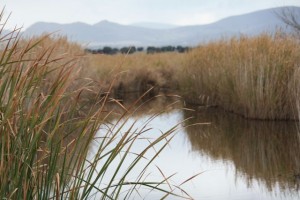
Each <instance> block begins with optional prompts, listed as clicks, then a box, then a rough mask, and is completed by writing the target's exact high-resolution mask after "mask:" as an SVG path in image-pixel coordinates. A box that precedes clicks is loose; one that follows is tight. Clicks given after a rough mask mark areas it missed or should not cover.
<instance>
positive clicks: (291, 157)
mask: <svg viewBox="0 0 300 200" xmlns="http://www.w3.org/2000/svg"><path fill="white" fill-rule="evenodd" d="M194 114H196V117H195V118H194V119H193V121H192V123H199V122H211V125H209V126H191V127H188V128H187V129H186V131H187V135H188V138H189V140H190V142H191V144H192V148H193V149H194V151H198V152H200V153H204V154H207V155H209V156H210V157H212V158H214V159H222V160H230V161H232V162H233V163H234V165H235V167H236V170H237V173H238V174H240V175H242V176H243V177H245V178H246V179H247V181H249V183H251V181H252V180H254V179H257V180H259V181H260V182H262V183H264V184H265V185H266V186H267V188H269V189H270V190H271V189H272V188H274V187H275V186H276V184H277V183H279V185H280V187H281V188H297V187H299V181H295V177H296V176H297V174H299V172H300V155H299V152H300V145H299V140H298V136H297V129H296V123H295V122H279V121H276V122H271V121H249V120H245V119H243V118H241V117H239V116H237V115H234V114H229V113H226V112H224V111H222V110H219V109H213V108H212V109H207V110H206V109H203V110H198V112H197V113H190V112H188V111H185V117H189V116H190V115H194Z"/></svg>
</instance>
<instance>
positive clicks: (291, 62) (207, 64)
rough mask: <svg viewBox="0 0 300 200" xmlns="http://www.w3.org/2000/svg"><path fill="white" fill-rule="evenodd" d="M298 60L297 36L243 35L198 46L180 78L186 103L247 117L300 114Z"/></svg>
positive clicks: (291, 116) (279, 116) (293, 117)
mask: <svg viewBox="0 0 300 200" xmlns="http://www.w3.org/2000/svg"><path fill="white" fill-rule="evenodd" d="M299 59H300V46H299V41H297V40H296V39H295V38H293V37H290V36H286V35H283V34H281V33H277V34H275V35H269V34H262V35H260V36H257V37H253V38H251V37H245V36H241V37H239V38H232V39H230V40H221V41H218V42H212V43H209V44H207V45H204V46H200V47H198V48H196V49H194V50H193V51H191V52H190V53H189V54H188V55H187V57H186V61H185V64H184V65H183V69H182V70H180V71H179V74H180V75H179V76H177V77H178V79H179V83H180V87H181V91H182V94H183V96H184V97H185V99H186V101H188V102H191V103H197V104H204V105H210V106H219V107H222V108H224V109H225V110H227V111H231V112H234V113H238V114H240V115H242V116H244V117H246V118H253V119H269V120H289V119H298V115H297V105H298V106H299V102H298V101H299V98H298V97H299V89H298V88H299V81H298V80H299V64H300V62H299V61H300V60H299ZM298 108H299V107H298ZM298 110H299V109H298Z"/></svg>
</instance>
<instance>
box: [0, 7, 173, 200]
mask: <svg viewBox="0 0 300 200" xmlns="http://www.w3.org/2000/svg"><path fill="white" fill-rule="evenodd" d="M2 16H3V12H2V13H0V21H1V18H2ZM0 24H1V23H0ZM2 25H3V24H2ZM2 31H3V27H0V35H1V36H0V44H1V48H0V137H1V140H0V197H1V198H3V199H86V198H89V197H90V196H91V195H94V192H97V194H98V196H97V197H99V198H101V199H119V197H120V195H121V194H122V195H124V194H125V197H126V198H125V199H131V197H132V196H133V195H135V194H136V193H138V189H140V188H141V189H144V188H146V189H149V190H151V191H158V192H162V195H166V196H168V195H176V194H175V192H177V191H178V190H177V191H175V189H176V188H178V187H176V186H173V185H170V184H169V180H168V179H169V178H164V177H162V180H159V181H154V182H151V181H150V182H149V181H147V180H146V177H147V174H145V172H146V169H147V168H148V166H149V165H150V164H151V163H152V162H153V160H154V159H155V158H156V157H157V156H158V154H159V152H161V151H162V150H163V149H164V148H165V147H166V146H167V144H168V143H169V141H170V139H171V138H172V134H173V132H174V131H175V130H176V127H174V128H171V129H170V130H169V131H167V132H166V133H162V134H161V135H160V136H159V137H157V138H153V140H151V141H149V142H148V145H145V146H144V147H143V149H141V151H139V152H132V146H133V144H134V143H135V142H137V141H139V140H140V139H143V136H142V135H143V133H145V132H147V131H149V129H147V126H146V125H145V126H143V127H138V129H133V125H132V126H131V127H129V128H128V130H127V131H126V133H123V132H120V131H121V128H122V127H123V126H124V124H125V122H126V121H127V120H128V118H129V116H126V115H125V113H127V110H128V113H130V112H129V109H124V112H123V113H121V115H120V116H119V118H118V119H117V120H116V123H115V124H111V123H109V127H110V128H109V129H107V130H99V126H100V125H104V124H105V123H106V122H107V121H106V119H108V118H109V115H110V114H111V112H112V111H110V110H108V111H105V109H104V105H105V103H106V102H107V100H108V95H104V96H100V95H98V94H97V91H99V88H98V89H97V90H95V89H96V87H95V82H97V81H94V80H93V79H92V76H89V77H88V76H87V74H88V73H91V72H90V69H91V68H89V66H90V65H89V62H88V60H86V59H85V58H84V57H82V55H83V50H82V49H81V48H80V47H79V46H78V45H76V44H72V43H69V42H68V41H67V40H66V38H54V39H53V38H51V37H49V36H44V37H43V38H33V39H29V40H22V39H20V37H19V35H18V31H17V30H15V31H13V32H11V33H9V34H7V35H4V36H3V37H2V35H3V34H1V33H2ZM90 67H93V66H90ZM81 68H84V70H85V71H82V70H81ZM88 97H91V98H93V100H94V103H93V104H88V106H86V102H87V101H88V100H89V99H88ZM131 107H132V108H133V107H134V105H132V106H131ZM124 121H125V122H124ZM150 121H151V119H149V122H150ZM98 131H99V132H98ZM96 133H97V134H99V135H100V137H98V138H96V136H95V135H96ZM96 140H97V142H98V143H97V144H98V146H97V147H98V149H96V153H95V154H94V156H93V157H92V159H89V158H88V154H89V153H90V145H91V144H92V143H93V142H95V141H96ZM154 149H155V150H158V151H157V152H155V153H154V154H151V155H152V156H150V157H147V156H148V155H149V154H147V153H148V152H149V151H152V150H154ZM146 157H147V158H148V160H146V163H145V162H143V163H145V164H144V165H142V167H141V166H140V165H138V164H139V163H140V162H141V160H145V158H146ZM88 159H89V160H88ZM99 163H101V164H103V165H101V168H100V169H99V167H97V166H99V165H98V164H99ZM112 163H113V164H112ZM125 163H126V164H125ZM116 164H117V165H116ZM116 166H117V168H115V167H116ZM137 166H139V167H141V168H138V167H137ZM135 168H138V170H139V173H135V175H136V177H135V178H136V179H134V180H133V181H128V174H130V172H131V171H132V170H133V169H135ZM111 169H113V173H108V171H110V172H111ZM103 180H106V181H107V180H108V181H107V182H103ZM131 180H132V179H131ZM166 185H167V187H165V186H166Z"/></svg>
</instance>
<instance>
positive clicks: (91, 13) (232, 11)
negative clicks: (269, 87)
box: [0, 0, 300, 29]
mask: <svg viewBox="0 0 300 200" xmlns="http://www.w3.org/2000/svg"><path fill="white" fill-rule="evenodd" d="M4 6H5V17H6V16H8V14H9V13H11V16H10V18H9V22H8V25H6V27H8V28H10V29H11V28H12V27H14V26H15V25H17V26H18V27H21V26H22V27H23V28H27V27H29V26H30V25H32V24H34V23H36V22H40V21H43V22H56V23H73V22H84V23H88V24H95V23H97V22H99V21H102V20H108V21H112V22H117V23H120V24H131V23H137V22H156V23H167V24H173V25H195V24H207V23H211V22H214V21H218V20H220V19H222V18H225V17H228V16H232V15H239V14H244V13H249V12H253V11H256V10H262V9H266V8H273V7H280V6H300V0H0V8H1V9H2V8H3V7H4Z"/></svg>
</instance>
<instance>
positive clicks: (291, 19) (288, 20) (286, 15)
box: [277, 7, 300, 33]
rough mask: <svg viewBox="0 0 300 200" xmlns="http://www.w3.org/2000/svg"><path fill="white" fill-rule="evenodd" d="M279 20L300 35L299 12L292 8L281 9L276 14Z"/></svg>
mask: <svg viewBox="0 0 300 200" xmlns="http://www.w3.org/2000/svg"><path fill="white" fill-rule="evenodd" d="M277 15H278V16H279V18H280V19H281V20H282V21H283V22H284V23H285V24H287V25H288V26H290V27H292V28H293V29H294V30H295V31H296V32H298V33H300V11H299V10H298V9H297V10H296V9H295V8H292V7H288V8H283V9H282V10H281V12H278V13H277Z"/></svg>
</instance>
